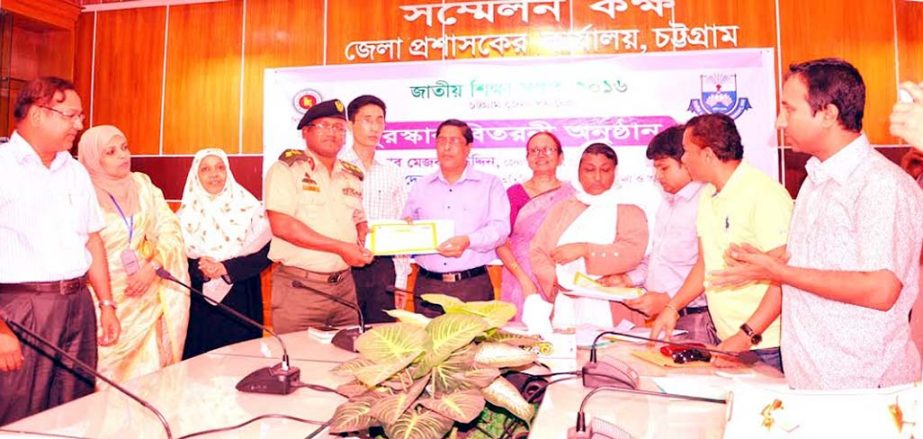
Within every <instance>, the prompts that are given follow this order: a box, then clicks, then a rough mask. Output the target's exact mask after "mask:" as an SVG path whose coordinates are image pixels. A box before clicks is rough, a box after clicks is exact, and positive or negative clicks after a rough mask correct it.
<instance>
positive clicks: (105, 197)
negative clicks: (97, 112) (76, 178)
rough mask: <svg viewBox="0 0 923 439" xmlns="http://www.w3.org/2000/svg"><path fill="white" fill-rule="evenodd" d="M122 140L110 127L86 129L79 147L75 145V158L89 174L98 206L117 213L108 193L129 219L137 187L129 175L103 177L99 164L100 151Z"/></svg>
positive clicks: (136, 200) (136, 201)
mask: <svg viewBox="0 0 923 439" xmlns="http://www.w3.org/2000/svg"><path fill="white" fill-rule="evenodd" d="M123 139H127V138H126V137H125V134H123V133H122V132H121V131H119V129H118V128H116V127H114V126H112V125H98V126H95V127H93V128H90V129H88V130H86V132H85V133H83V137H81V138H80V144H78V145H77V159H78V160H80V163H82V164H83V166H84V167H85V168H87V171H88V172H89V173H90V179H91V180H93V187H94V188H95V189H96V198H98V199H99V205H100V206H102V208H103V209H105V210H107V211H110V212H118V210H117V209H116V208H115V204H113V203H112V198H110V197H109V195H110V194H111V195H112V197H114V198H115V200H116V201H117V202H118V203H119V207H121V208H122V212H123V213H124V214H125V215H127V216H131V215H134V214H135V213H137V212H138V206H139V204H140V199H139V196H138V184H137V183H135V179H134V178H132V176H131V173H128V175H126V176H124V177H113V176H111V175H109V174H107V173H106V171H105V170H103V167H102V165H100V163H99V161H100V157H101V156H102V154H103V150H105V149H106V148H107V147H108V146H109V145H111V144H112V143H114V142H116V141H119V140H123Z"/></svg>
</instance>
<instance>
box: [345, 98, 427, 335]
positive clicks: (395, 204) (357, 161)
mask: <svg viewBox="0 0 923 439" xmlns="http://www.w3.org/2000/svg"><path fill="white" fill-rule="evenodd" d="M386 111H387V108H386V107H385V103H384V101H382V100H381V99H379V98H378V97H376V96H372V95H362V96H359V97H357V98H355V99H353V100H352V101H350V103H349V105H347V106H346V115H347V117H348V118H349V121H348V125H349V130H350V132H351V133H352V137H353V144H352V146H351V147H346V148H343V150H342V151H340V159H342V160H346V161H347V162H349V163H352V164H354V165H356V166H357V167H358V168H359V169H361V170H362V172H364V173H365V180H363V181H362V207H363V208H364V209H365V213H366V215H368V217H369V219H371V220H394V219H398V218H400V217H401V209H403V208H404V202H405V201H407V189H406V185H405V183H404V175H403V173H402V172H401V168H399V167H397V165H395V164H394V163H391V162H389V161H387V160H384V159H382V158H381V157H376V155H375V151H376V149H377V148H378V142H379V141H381V135H382V134H384V131H385V113H386ZM409 274H410V259H409V258H408V257H406V256H398V257H391V256H378V257H376V258H375V260H374V261H372V263H371V264H369V265H367V266H365V267H356V268H353V279H354V280H355V282H356V295H358V296H359V307H360V308H361V309H362V314H363V315H364V316H365V321H366V322H369V323H381V322H390V321H394V319H392V318H391V316H389V315H388V314H387V313H386V312H385V311H386V310H389V309H394V295H393V294H389V293H388V291H387V290H386V289H385V288H386V287H388V286H391V285H393V286H396V287H398V288H406V287H407V275H409Z"/></svg>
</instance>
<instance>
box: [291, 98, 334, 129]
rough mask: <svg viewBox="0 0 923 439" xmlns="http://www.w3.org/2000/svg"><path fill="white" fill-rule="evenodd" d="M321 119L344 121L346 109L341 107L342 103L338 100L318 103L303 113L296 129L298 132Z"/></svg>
mask: <svg viewBox="0 0 923 439" xmlns="http://www.w3.org/2000/svg"><path fill="white" fill-rule="evenodd" d="M322 117H335V118H337V119H343V120H346V107H344V106H343V102H341V101H340V100H339V99H331V100H329V101H324V102H319V103H317V104H315V105H314V106H312V107H311V108H309V109H308V111H306V112H305V113H304V116H302V117H301V122H298V129H299V130H300V129H302V128H304V127H305V126H307V125H310V124H311V122H314V120H315V119H320V118H322Z"/></svg>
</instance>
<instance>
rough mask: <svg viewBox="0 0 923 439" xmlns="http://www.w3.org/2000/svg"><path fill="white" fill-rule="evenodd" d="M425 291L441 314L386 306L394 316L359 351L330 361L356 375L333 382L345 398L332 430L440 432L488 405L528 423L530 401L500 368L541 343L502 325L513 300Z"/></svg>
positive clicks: (395, 437)
mask: <svg viewBox="0 0 923 439" xmlns="http://www.w3.org/2000/svg"><path fill="white" fill-rule="evenodd" d="M422 299H423V300H425V301H427V302H430V303H435V304H438V305H440V306H442V308H443V310H444V311H445V314H444V315H442V316H439V317H436V318H434V319H429V318H427V317H424V316H422V315H420V314H414V313H411V312H407V311H403V310H393V311H389V314H391V316H392V317H394V318H396V319H398V322H397V323H393V324H389V325H385V326H379V327H376V328H374V329H372V330H370V331H368V332H366V333H365V334H363V335H362V336H360V337H359V338H358V339H357V340H356V349H357V350H358V351H359V354H360V356H359V357H357V358H355V359H353V360H350V361H347V362H345V363H343V364H341V365H339V366H337V367H336V368H335V369H334V373H336V374H339V375H344V376H350V377H353V378H354V380H353V381H350V382H348V383H346V384H344V385H342V386H340V387H339V388H338V391H339V392H340V393H341V394H343V395H346V396H347V397H348V398H349V400H348V401H346V402H344V403H343V404H341V405H340V406H339V407H338V408H337V410H336V413H334V415H333V418H332V420H331V425H330V431H331V432H332V433H348V432H367V431H368V430H369V429H370V428H373V427H381V428H382V429H383V430H384V433H385V435H387V436H388V437H389V438H391V439H438V438H442V437H444V436H446V435H447V434H449V433H450V432H452V433H453V434H455V433H457V430H455V431H453V427H457V426H458V425H463V424H470V423H472V422H473V421H475V420H476V419H478V418H479V416H483V414H490V413H491V412H503V413H502V415H503V416H506V415H507V414H509V415H511V416H512V417H515V418H518V419H519V420H521V421H522V422H524V423H525V424H526V426H528V425H529V423H530V422H531V421H532V418H533V417H534V416H535V406H533V405H532V404H530V403H529V401H526V400H525V399H524V398H523V397H522V395H521V394H520V393H519V391H518V389H517V388H516V387H515V386H514V385H513V384H512V383H510V382H509V381H508V380H506V379H505V378H503V377H502V376H501V374H502V373H503V372H505V371H506V370H509V369H513V368H523V367H528V366H530V365H531V364H532V363H533V362H535V358H536V352H537V351H538V350H539V349H540V348H543V347H546V346H545V345H544V344H543V342H542V341H541V340H540V339H538V338H534V337H527V336H522V335H516V334H512V333H509V332H505V331H503V330H501V329H500V327H501V326H503V325H504V324H506V323H507V322H508V321H509V320H510V319H511V318H512V317H513V316H514V315H516V308H515V306H513V305H512V304H509V303H505V302H501V301H489V302H468V303H465V302H462V301H461V300H458V299H456V298H454V297H450V296H445V295H441V294H424V295H423V296H422ZM485 408H487V409H488V410H485Z"/></svg>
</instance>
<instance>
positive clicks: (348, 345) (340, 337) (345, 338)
mask: <svg viewBox="0 0 923 439" xmlns="http://www.w3.org/2000/svg"><path fill="white" fill-rule="evenodd" d="M292 286H293V287H295V288H300V289H302V290H308V291H310V292H312V293H315V294H318V295H321V296H323V297H326V298H328V299H330V300H332V301H334V302H336V303H339V304H341V305H345V306H347V307H349V308H351V309H354V310H356V314H358V315H359V327H358V328H346V329H341V330H339V331H338V332H337V333H336V335H334V336H333V340H332V341H331V343H333V345H334V346H336V347H338V348H340V349H343V350H345V351H349V352H357V351H356V339H357V338H359V336H360V335H362V334H364V333H365V318H364V317H363V316H362V310H361V309H359V306H358V305H356V304H354V303H351V302H349V301H347V300H343V299H342V298H339V297H337V296H334V295H333V294H330V293H325V292H323V291H321V290H318V289H317V288H312V287H309V286H307V285H305V284H303V283H301V282H300V281H297V280H294V281H292Z"/></svg>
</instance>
